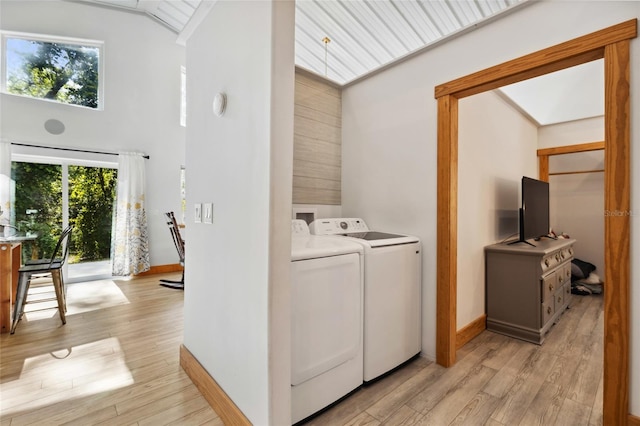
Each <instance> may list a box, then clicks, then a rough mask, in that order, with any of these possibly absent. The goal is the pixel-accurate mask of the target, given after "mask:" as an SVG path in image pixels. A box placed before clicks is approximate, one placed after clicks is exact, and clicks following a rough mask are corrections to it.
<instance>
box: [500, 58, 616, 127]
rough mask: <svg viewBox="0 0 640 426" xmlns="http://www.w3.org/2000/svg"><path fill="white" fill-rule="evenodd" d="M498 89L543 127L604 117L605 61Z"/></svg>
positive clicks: (590, 63)
mask: <svg viewBox="0 0 640 426" xmlns="http://www.w3.org/2000/svg"><path fill="white" fill-rule="evenodd" d="M498 90H500V91H501V92H502V93H504V94H505V95H506V96H507V97H508V98H509V99H511V101H512V102H514V103H515V104H516V105H517V106H518V107H519V108H520V109H521V110H523V111H524V112H525V113H526V114H527V115H529V116H530V118H532V119H533V120H534V121H535V122H536V124H538V125H539V126H547V125H550V124H556V123H564V122H567V121H574V120H580V119H583V118H590V117H599V116H604V61H603V60H602V59H600V60H598V61H593V62H588V63H586V64H583V65H578V66H575V67H572V68H567V69H565V70H562V71H557V72H555V73H552V74H547V75H543V76H540V77H537V78H533V79H531V80H525V81H522V82H520V83H516V84H512V85H510V86H505V87H501V88H500V89H498Z"/></svg>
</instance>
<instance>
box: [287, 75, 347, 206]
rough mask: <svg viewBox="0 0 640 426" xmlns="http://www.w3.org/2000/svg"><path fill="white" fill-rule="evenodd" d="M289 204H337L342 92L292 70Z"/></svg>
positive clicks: (340, 182) (339, 189)
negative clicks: (292, 100)
mask: <svg viewBox="0 0 640 426" xmlns="http://www.w3.org/2000/svg"><path fill="white" fill-rule="evenodd" d="M293 138H294V139H293V141H294V142H293V203H294V204H330V205H339V204H341V185H342V91H341V89H340V88H338V87H335V86H333V85H331V84H330V83H328V82H324V81H322V80H321V79H318V78H314V77H313V76H312V75H309V74H307V73H305V72H304V71H301V70H298V69H297V70H296V86H295V107H294V137H293Z"/></svg>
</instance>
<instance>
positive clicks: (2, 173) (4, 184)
mask: <svg viewBox="0 0 640 426" xmlns="http://www.w3.org/2000/svg"><path fill="white" fill-rule="evenodd" d="M10 221H11V143H10V142H5V141H0V223H1V224H7V223H9V222H10Z"/></svg>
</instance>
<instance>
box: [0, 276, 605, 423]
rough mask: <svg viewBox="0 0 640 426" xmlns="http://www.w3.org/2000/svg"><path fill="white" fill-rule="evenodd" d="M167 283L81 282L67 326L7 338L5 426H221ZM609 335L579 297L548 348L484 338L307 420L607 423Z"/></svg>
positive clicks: (32, 320)
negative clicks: (185, 357) (605, 348)
mask: <svg viewBox="0 0 640 426" xmlns="http://www.w3.org/2000/svg"><path fill="white" fill-rule="evenodd" d="M166 276H167V277H171V278H174V279H175V278H178V276H176V275H174V274H168V275H166ZM160 277H161V276H151V277H146V278H139V279H134V280H130V281H127V280H121V281H120V280H113V281H112V280H104V281H96V282H88V283H78V284H71V285H69V286H68V296H67V297H68V302H67V303H68V312H67V324H66V325H65V326H62V325H61V323H60V319H59V317H58V314H57V311H56V310H55V309H48V310H45V311H41V312H33V313H27V314H25V319H24V320H23V321H21V322H20V324H18V327H17V329H16V333H15V334H14V335H8V334H3V335H0V413H1V414H0V426H8V425H11V426H16V425H26V424H38V425H60V424H69V425H72V424H77V425H93V424H103V425H165V424H173V425H204V424H206V425H222V421H221V420H220V418H219V417H218V416H217V415H216V413H215V412H214V411H213V410H212V409H211V408H210V407H209V405H208V404H207V402H206V401H205V400H204V398H203V397H202V396H201V395H200V393H199V392H198V390H197V389H196V388H195V386H194V385H193V384H192V383H191V381H190V380H189V378H188V377H187V375H186V374H185V373H184V372H183V371H182V369H181V368H180V365H179V346H180V344H181V343H182V318H183V315H182V306H183V303H182V302H183V293H182V292H180V291H176V290H171V289H167V288H164V287H160V286H158V279H159V278H160ZM32 290H33V293H43V292H47V291H52V289H51V288H50V287H48V288H47V287H34V288H33V289H32ZM35 297H38V296H37V295H34V296H32V298H35ZM602 333H603V316H602V297H600V296H584V297H580V296H574V304H573V306H572V307H571V309H570V310H568V311H566V313H565V314H564V315H563V316H562V317H561V318H560V321H559V322H558V324H557V325H556V326H554V327H553V329H552V330H551V332H550V334H549V336H548V338H547V340H546V342H545V343H544V345H542V346H537V345H533V344H530V343H526V342H522V341H519V340H515V339H510V338H507V337H504V336H501V335H498V334H495V333H491V332H488V331H485V332H483V333H482V334H481V335H480V336H478V337H477V338H476V339H474V340H472V341H471V342H470V343H469V344H467V345H466V346H465V347H463V348H462V349H460V350H459V351H458V359H459V361H458V363H457V364H456V365H455V366H454V367H452V368H450V369H445V368H442V367H440V366H438V365H436V364H435V363H432V362H429V361H427V360H426V359H424V358H418V359H416V360H415V361H413V362H411V363H410V364H408V365H406V366H405V367H403V368H402V369H400V370H398V371H396V372H395V373H393V374H391V375H389V376H387V377H385V378H383V379H382V380H379V381H377V382H375V383H373V384H371V385H369V386H365V387H363V388H362V389H360V390H359V391H357V392H355V393H354V394H352V395H351V396H349V397H348V398H346V399H345V400H343V401H342V402H340V403H339V404H337V405H335V406H334V407H332V408H330V409H329V410H327V411H325V412H324V413H322V414H321V415H320V416H318V417H315V418H313V419H311V420H310V421H309V422H308V423H307V424H308V426H315V425H371V426H375V425H382V424H384V425H414V424H416V425H418V424H419V425H438V426H441V425H494V426H495V425H509V426H511V425H518V424H520V425H545V426H547V425H554V424H555V425H562V426H567V425H580V426H583V425H600V424H602V343H603V342H602ZM258 426H259V425H258ZM277 426H279V425H277Z"/></svg>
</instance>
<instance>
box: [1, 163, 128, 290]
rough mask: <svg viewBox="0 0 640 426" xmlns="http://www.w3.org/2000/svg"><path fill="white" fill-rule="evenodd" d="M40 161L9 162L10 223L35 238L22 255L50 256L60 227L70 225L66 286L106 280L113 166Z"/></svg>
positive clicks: (30, 256) (112, 201)
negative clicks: (11, 185)
mask: <svg viewBox="0 0 640 426" xmlns="http://www.w3.org/2000/svg"><path fill="white" fill-rule="evenodd" d="M40 161H44V162H42V163H41V162H33V161H14V162H13V163H12V173H13V180H14V182H15V191H14V203H15V204H14V205H15V207H16V208H15V218H14V220H13V223H14V224H15V225H16V226H17V227H18V228H19V229H20V230H21V231H24V232H35V233H37V234H38V238H37V240H35V241H34V242H33V243H31V244H25V245H24V248H23V257H24V258H25V259H30V258H43V257H49V256H51V252H52V250H53V249H54V247H55V244H56V242H57V240H58V237H59V236H60V233H61V231H62V229H64V228H65V227H67V226H68V225H73V226H74V228H73V232H72V238H71V243H70V249H69V261H68V265H67V267H66V268H67V270H66V271H65V272H66V273H65V277H68V282H73V281H82V280H88V279H93V278H101V277H105V276H109V275H110V273H111V268H110V259H109V257H110V248H111V222H112V218H113V205H114V200H115V194H116V179H117V170H116V168H115V165H113V166H110V165H103V164H101V165H99V166H96V165H87V164H74V162H73V161H72V160H69V161H61V162H60V163H61V164H48V163H46V161H47V160H45V159H42V160H40Z"/></svg>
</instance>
